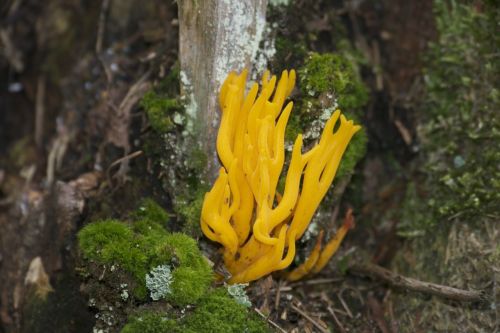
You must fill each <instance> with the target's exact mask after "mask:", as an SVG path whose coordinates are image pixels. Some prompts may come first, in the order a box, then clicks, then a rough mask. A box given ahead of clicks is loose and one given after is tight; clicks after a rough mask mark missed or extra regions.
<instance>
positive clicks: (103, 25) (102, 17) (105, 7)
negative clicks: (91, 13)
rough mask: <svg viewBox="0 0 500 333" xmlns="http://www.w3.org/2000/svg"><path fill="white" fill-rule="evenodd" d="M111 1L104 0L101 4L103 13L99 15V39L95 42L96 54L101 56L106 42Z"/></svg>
mask: <svg viewBox="0 0 500 333" xmlns="http://www.w3.org/2000/svg"><path fill="white" fill-rule="evenodd" d="M109 3H110V0H103V1H102V4H101V12H100V13H99V23H98V26H97V38H96V42H95V52H96V53H97V54H100V53H101V51H102V43H103V40H104V32H105V30H106V17H107V15H108V11H109Z"/></svg>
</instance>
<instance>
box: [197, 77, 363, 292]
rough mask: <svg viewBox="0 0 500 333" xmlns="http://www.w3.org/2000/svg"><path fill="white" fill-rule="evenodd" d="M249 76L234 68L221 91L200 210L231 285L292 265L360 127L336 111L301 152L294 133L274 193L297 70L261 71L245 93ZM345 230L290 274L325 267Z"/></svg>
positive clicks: (206, 230)
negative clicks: (214, 173) (211, 174)
mask: <svg viewBox="0 0 500 333" xmlns="http://www.w3.org/2000/svg"><path fill="white" fill-rule="evenodd" d="M246 78H247V71H246V70H245V71H243V72H242V73H241V74H240V75H237V74H236V73H234V72H232V73H230V74H229V75H228V77H227V78H226V80H225V82H224V83H223V85H222V87H221V89H220V95H219V103H220V107H221V112H222V115H221V122H220V128H219V132H218V136H217V152H218V154H219V158H220V161H221V163H222V167H221V168H220V171H219V176H218V178H217V180H216V181H215V183H214V185H213V187H212V189H211V190H210V192H208V193H206V195H205V198H204V202H203V208H202V213H201V228H202V231H203V233H204V234H205V235H206V236H207V237H208V238H209V239H211V240H212V241H214V242H218V243H220V244H221V245H222V246H223V256H224V263H225V266H226V268H227V270H228V271H229V272H230V273H231V275H232V276H231V279H230V280H229V282H230V283H244V282H249V281H253V280H256V279H259V278H261V277H263V276H265V275H267V274H269V273H271V272H273V271H278V270H282V269H284V268H286V267H288V266H289V265H290V264H291V263H292V260H293V258H294V256H295V242H296V240H298V239H299V238H300V237H301V236H302V235H303V234H304V232H305V231H306V229H307V227H308V225H309V223H310V221H311V218H312V217H313V215H314V213H315V211H316V209H317V207H318V205H319V204H320V202H321V200H322V199H323V197H324V196H325V194H326V192H327V190H328V188H329V187H330V185H331V183H332V181H333V179H334V177H335V173H336V171H337V168H338V166H339V163H340V160H341V158H342V155H343V153H344V151H345V149H346V147H347V145H348V144H349V141H350V140H351V138H352V136H353V135H354V134H355V133H356V132H357V131H358V130H359V129H360V126H357V125H354V124H353V122H352V121H348V120H347V119H346V118H345V117H344V116H343V115H341V114H340V111H339V110H337V111H335V112H334V113H333V114H332V116H331V118H330V119H329V120H328V121H327V122H326V124H325V127H324V129H323V132H322V135H321V137H320V139H319V142H317V144H316V145H315V146H314V147H312V148H311V149H310V150H308V151H307V152H305V153H303V152H302V135H298V136H297V138H296V140H295V143H294V145H293V150H292V154H291V160H290V163H289V167H288V171H287V174H286V181H285V187H284V190H283V193H278V191H277V185H278V181H279V179H280V175H281V173H282V169H283V165H284V162H285V128H286V125H287V122H288V118H289V116H290V112H291V111H292V107H293V103H292V102H288V103H287V104H286V105H285V100H286V99H287V97H288V96H289V95H290V93H291V92H292V90H293V88H294V85H295V71H294V70H291V71H290V72H288V71H283V73H282V75H281V78H280V79H279V81H278V80H277V78H276V76H272V77H271V76H270V74H269V72H268V71H266V72H265V73H264V75H263V77H262V81H261V87H260V91H259V85H258V84H257V83H254V84H253V85H252V86H251V88H250V89H249V90H248V92H247V93H245V87H246ZM334 129H335V131H334ZM342 228H344V229H345V230H344V231H342V230H343V229H342ZM342 228H341V229H340V230H339V232H338V233H337V236H336V237H334V239H333V240H332V241H334V242H331V243H332V244H333V243H336V245H335V244H333V245H332V244H330V243H329V244H328V245H327V246H326V247H325V250H324V251H323V253H322V254H320V253H319V251H320V250H319V248H320V247H321V245H319V246H318V245H317V246H316V247H317V248H318V249H317V251H316V252H317V255H316V254H315V252H314V251H313V254H312V255H311V257H314V256H317V258H316V259H315V260H313V261H314V262H313V261H311V257H310V258H309V259H308V260H309V262H308V261H306V263H307V264H308V267H305V273H304V272H303V271H304V269H302V268H304V267H302V268H301V266H299V267H298V269H300V270H301V272H302V273H301V272H297V270H295V271H293V272H291V273H290V274H289V276H290V279H296V278H297V276H299V275H301V276H302V275H304V274H307V273H308V272H309V271H314V267H319V264H321V265H322V266H324V265H325V264H326V262H327V261H328V259H329V258H330V257H331V255H333V252H335V250H336V249H337V248H338V244H340V241H341V240H342V238H343V237H344V235H345V232H346V231H347V227H346V224H344V226H343V227H342ZM342 232H343V234H342ZM319 244H320V242H319ZM332 248H333V251H331V249H332ZM328 249H330V250H328ZM327 250H328V251H327ZM330 252H331V254H329V253H330ZM313 259H314V258H313ZM319 259H321V262H318V261H319ZM311 262H313V264H311ZM306 263H304V264H306ZM320 269H321V268H320ZM294 272H296V273H297V274H294Z"/></svg>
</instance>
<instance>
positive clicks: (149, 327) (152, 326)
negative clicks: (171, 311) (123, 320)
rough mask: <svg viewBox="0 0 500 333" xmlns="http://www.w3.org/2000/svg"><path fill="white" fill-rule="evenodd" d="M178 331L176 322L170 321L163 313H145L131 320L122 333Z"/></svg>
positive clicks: (165, 332) (167, 332)
mask: <svg viewBox="0 0 500 333" xmlns="http://www.w3.org/2000/svg"><path fill="white" fill-rule="evenodd" d="M176 330H177V323H176V322H175V320H171V319H168V318H167V317H165V316H164V315H162V314H161V313H156V312H149V311H145V312H142V313H141V314H140V315H136V316H133V317H131V318H129V321H128V323H127V324H126V325H125V326H124V327H123V329H122V330H121V333H171V332H175V331H176Z"/></svg>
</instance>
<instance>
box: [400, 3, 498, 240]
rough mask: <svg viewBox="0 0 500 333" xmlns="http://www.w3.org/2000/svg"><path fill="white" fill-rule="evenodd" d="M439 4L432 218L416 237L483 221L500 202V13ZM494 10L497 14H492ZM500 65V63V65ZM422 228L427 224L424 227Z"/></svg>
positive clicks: (428, 155)
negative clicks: (442, 226)
mask: <svg viewBox="0 0 500 333" xmlns="http://www.w3.org/2000/svg"><path fill="white" fill-rule="evenodd" d="M486 6H487V7H488V9H487V10H486V9H485V10H484V11H482V12H479V11H477V9H476V8H475V7H474V6H469V5H466V4H460V3H456V2H452V3H449V2H448V1H441V0H439V1H435V13H436V25H437V28H438V32H439V38H438V40H437V41H436V42H435V43H433V44H431V46H430V48H429V51H428V53H427V56H426V67H425V86H426V94H425V96H424V98H423V101H422V111H421V114H422V115H423V118H422V119H421V122H422V126H421V127H420V128H421V131H420V136H421V139H422V153H423V155H424V159H423V160H424V161H425V162H424V163H423V165H421V171H423V173H424V174H425V178H424V180H423V186H424V188H423V192H425V193H429V194H430V196H429V197H428V198H424V200H426V201H427V203H428V205H427V210H430V212H431V213H432V215H433V217H432V218H431V219H430V220H431V221H430V222H429V219H426V220H425V223H420V222H418V221H419V219H416V220H415V221H416V222H414V223H413V224H411V225H408V227H409V228H410V229H412V228H413V229H414V230H430V228H432V227H434V226H436V225H437V224H438V223H439V222H441V221H448V220H453V218H454V217H458V216H460V219H461V221H466V220H470V221H479V220H480V218H479V217H480V216H487V215H492V216H494V215H495V214H496V212H497V205H498V202H499V201H500V181H498V179H500V171H499V169H498V165H500V152H499V151H498V149H497V145H498V142H499V141H500V131H498V128H500V118H499V117H498V116H497V113H498V110H499V109H500V98H499V93H498V87H499V86H500V62H499V61H497V59H496V58H495V57H492V55H493V54H495V52H497V51H498V50H497V45H499V43H500V36H499V35H498V33H496V31H497V28H498V23H497V18H498V16H499V14H498V13H499V11H498V8H496V9H495V8H493V7H491V6H492V5H491V4H490V5H486ZM490 7H491V8H490ZM497 58H498V57H497ZM422 222H424V221H422Z"/></svg>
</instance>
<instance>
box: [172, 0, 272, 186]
mask: <svg viewBox="0 0 500 333" xmlns="http://www.w3.org/2000/svg"><path fill="white" fill-rule="evenodd" d="M266 6H267V0H241V1H230V0H206V1H196V0H180V1H179V38H180V41H179V59H180V63H181V88H182V89H181V90H182V92H183V94H184V96H186V98H187V99H188V100H187V102H188V108H187V111H188V112H187V113H188V116H189V117H190V118H191V121H192V126H191V127H192V128H191V130H192V131H193V132H194V133H195V134H196V135H195V136H196V138H197V144H198V145H199V146H200V147H201V148H202V149H203V151H204V152H205V153H206V154H207V157H208V159H207V160H208V168H207V170H208V174H207V175H206V176H207V177H209V178H214V176H215V175H216V174H217V170H218V168H219V162H218V159H217V154H216V152H215V138H216V136H217V127H218V119H219V117H218V104H217V101H218V99H217V95H218V94H217V91H218V89H219V87H220V85H221V83H222V81H223V80H224V78H225V77H226V75H227V74H228V73H229V72H230V71H231V70H235V71H240V70H242V69H243V68H245V67H246V68H249V67H250V65H251V62H252V60H253V58H254V57H255V54H256V52H257V49H258V46H259V42H260V39H261V37H262V34H263V30H264V26H265V17H266ZM189 127H190V126H188V128H189Z"/></svg>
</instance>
